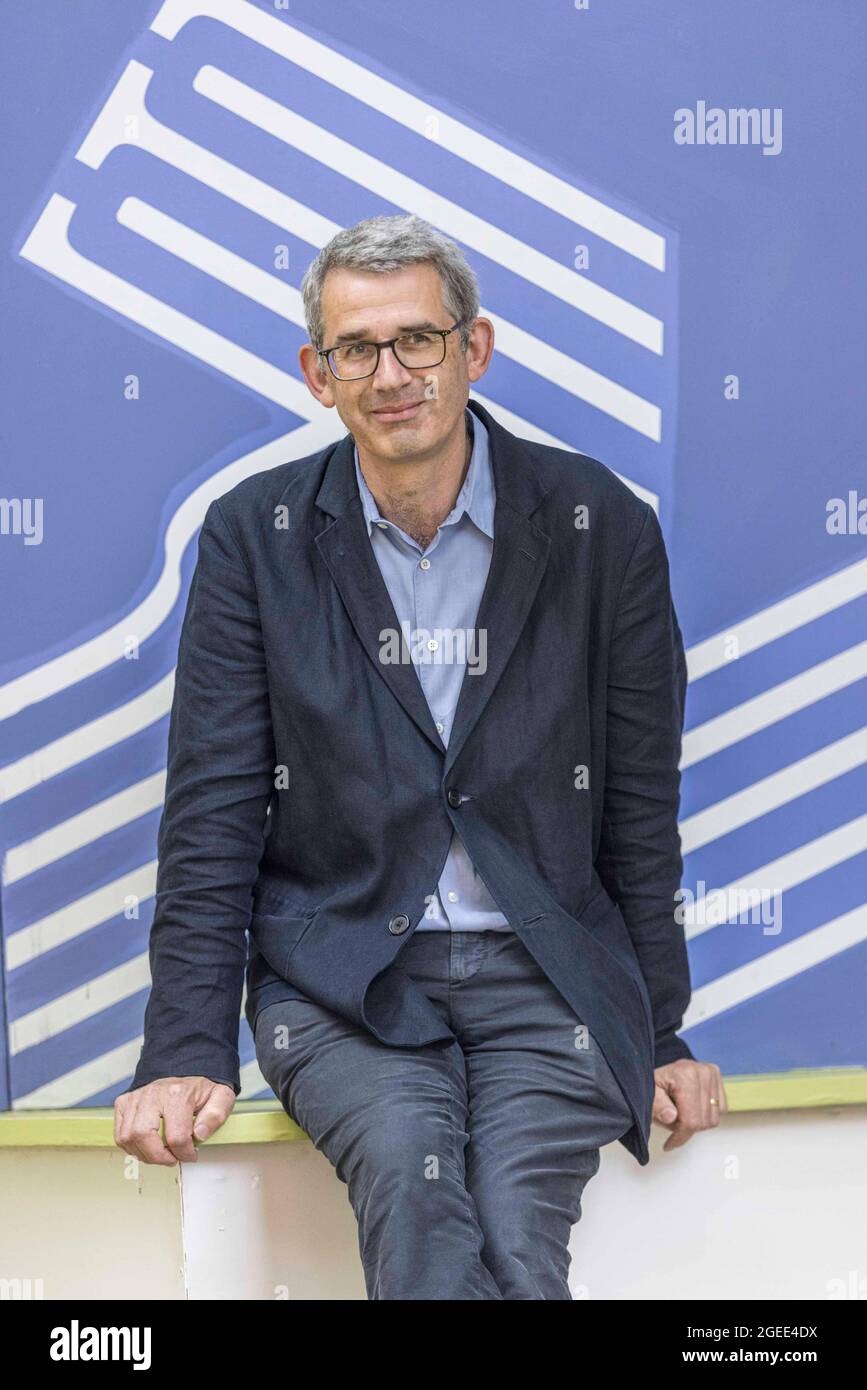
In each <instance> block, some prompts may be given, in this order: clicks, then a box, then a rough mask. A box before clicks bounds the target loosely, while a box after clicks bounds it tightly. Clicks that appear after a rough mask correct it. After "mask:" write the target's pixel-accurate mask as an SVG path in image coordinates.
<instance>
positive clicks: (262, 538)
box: [131, 401, 692, 1164]
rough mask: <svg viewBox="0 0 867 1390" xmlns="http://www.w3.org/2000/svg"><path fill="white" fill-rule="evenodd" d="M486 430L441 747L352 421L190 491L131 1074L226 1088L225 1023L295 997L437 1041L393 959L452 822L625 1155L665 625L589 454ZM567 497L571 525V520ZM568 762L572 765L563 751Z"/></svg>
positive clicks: (638, 1052)
mask: <svg viewBox="0 0 867 1390" xmlns="http://www.w3.org/2000/svg"><path fill="white" fill-rule="evenodd" d="M469 408H470V409H471V410H472V411H473V412H474V413H475V414H476V415H477V416H478V417H479V418H480V419H481V420H482V421H483V422H484V424H485V426H486V427H487V429H488V432H489V435H490V444H491V462H492V468H493V472H494V482H495V486H496V494H497V498H496V510H495V514H494V548H493V555H492V559H491V566H490V571H489V574H488V579H487V583H486V586H485V590H484V593H483V596H482V600H481V604H480V608H479V613H478V618H477V623H476V626H477V627H478V628H480V629H481V628H484V629H486V630H487V668H486V670H485V671H484V673H483V674H482V673H477V674H473V675H470V674H469V672H468V673H467V674H466V675H465V677H464V681H463V685H462V687H461V693H460V699H459V703H458V706H457V710H456V714H455V721H454V726H453V729H452V733H451V737H450V739H449V745H448V749H446V748H444V746H443V743H442V741H441V739H440V736H439V734H438V733H437V731H436V728H435V725H434V722H433V720H432V718H431V715H430V712H429V710H428V707H427V703H426V701H425V698H424V694H423V692H422V688H421V684H420V682H419V679H418V675H417V672H416V669H415V667H414V666H413V665H412V663H411V662H409V661H407V662H405V663H397V662H392V663H391V664H388V663H384V662H383V661H382V660H380V652H381V646H382V638H381V634H382V633H383V630H384V629H390V630H394V629H398V627H399V625H398V622H397V617H396V615H395V612H394V609H393V607H392V604H391V600H390V598H389V595H388V590H387V589H386V586H385V582H384V580H383V578H382V575H381V574H380V571H379V567H378V565H377V563H376V558H375V556H374V554H373V550H372V547H371V545H370V539H369V537H368V535H367V534H366V531H365V528H364V519H363V514H362V509H361V503H360V499H359V496H358V488H357V484H356V480H355V474H354V461H353V447H354V440H353V438H352V436H351V435H350V434H347V435H345V436H344V437H343V439H341V440H340V441H339V442H338V443H337V444H330V445H329V446H328V447H327V448H325V449H323V450H321V451H320V452H319V453H316V454H313V455H311V456H308V457H307V458H303V459H297V460H293V461H292V462H290V463H286V464H283V465H281V466H279V467H277V468H273V469H270V470H268V471H267V472H263V473H258V474H256V475H255V476H253V477H251V478H247V479H246V480H245V481H244V482H242V483H240V484H238V486H236V487H234V488H232V489H231V491H229V492H227V493H226V494H225V495H224V496H222V497H220V498H219V499H218V500H216V501H214V502H212V503H211V505H210V506H209V508H208V510H207V513H206V515H205V518H204V521H203V524H202V529H201V532H200V536H199V547H198V559H197V565H196V569H195V573H194V575H193V579H192V585H191V589H190V594H189V599H188V603H187V609H186V614H185V618H184V623H183V629H182V633H181V639H180V649H179V653H178V666H177V679H176V686H175V694H174V701H173V705H172V712H171V721H170V727H169V750H168V780H167V786H166V799H165V807H164V811H163V815H162V819H161V822H160V830H159V873H158V879H157V892H156V908H155V915H154V921H153V926H152V928H151V935H150V964H151V975H152V987H151V993H150V996H149V999H148V1004H147V1009H146V1014H145V1031H144V1045H143V1048H142V1052H141V1057H140V1059H139V1063H138V1066H137V1069H136V1072H135V1076H134V1078H133V1083H132V1087H131V1089H135V1088H136V1087H138V1086H142V1085H144V1084H146V1083H147V1082H149V1081H152V1080H154V1079H156V1078H158V1077H164V1076H187V1075H201V1076H207V1077H210V1078H211V1079H213V1080H215V1081H222V1082H225V1083H227V1084H228V1085H230V1086H232V1087H233V1088H234V1090H235V1092H236V1094H237V1093H238V1092H239V1091H240V1080H239V1062H238V1026H239V1019H240V1012H241V1000H242V991H243V986H244V983H245V971H246V985H247V998H246V1005H245V1016H246V1018H247V1021H248V1022H249V1024H250V1026H251V1028H252V1027H255V1021H256V1017H257V1014H258V1012H259V1011H260V1010H261V1009H262V1008H264V1007H265V1005H266V1004H270V1003H273V1002H275V1001H276V1000H280V999H287V998H292V997H296V998H297V997H302V998H303V997H307V998H311V999H314V1000H316V1001H318V1002H320V1003H322V1004H324V1005H326V1006H327V1007H329V1008H331V1009H333V1010H334V1011H335V1012H337V1013H338V1014H341V1015H342V1016H344V1017H346V1018H348V1019H350V1020H352V1021H353V1022H355V1023H356V1024H358V1025H359V1026H360V1027H362V1028H364V1029H366V1030H367V1031H368V1032H370V1033H371V1034H372V1035H373V1036H374V1037H376V1038H378V1039H379V1040H380V1041H381V1042H383V1043H385V1044H390V1045H420V1044H424V1043H430V1042H434V1041H436V1040H437V1039H448V1038H450V1037H452V1034H451V1032H450V1031H449V1029H448V1027H447V1026H445V1025H444V1024H443V1022H442V1020H441V1019H440V1017H439V1015H438V1014H437V1012H436V1011H435V1009H434V1007H433V1005H432V1004H431V1002H430V1000H429V999H428V998H427V996H426V995H425V994H424V993H423V991H422V990H421V989H419V987H418V986H417V985H416V984H415V983H414V982H413V980H412V979H411V978H410V977H409V976H408V975H407V974H406V972H405V971H403V970H402V969H401V967H400V951H401V948H402V947H403V946H404V945H405V944H406V942H407V941H408V940H409V938H410V936H411V935H412V932H413V930H414V929H415V927H416V926H417V925H418V923H419V921H420V920H421V918H422V916H423V914H424V910H425V906H426V895H427V894H429V893H432V892H433V891H434V889H435V887H436V884H437V882H438V880H439V877H440V872H441V870H442V867H443V864H444V862H445V858H446V855H447V853H448V848H449V842H450V840H451V836H452V832H453V831H457V833H458V835H459V836H460V837H461V839H462V840H463V842H464V844H465V846H466V848H467V851H468V853H469V855H470V858H471V859H472V861H473V864H474V865H475V867H476V869H477V870H478V872H479V874H480V875H481V877H482V879H483V880H484V882H485V884H486V885H487V887H488V888H489V890H490V892H491V894H492V896H493V898H494V900H495V902H496V903H497V904H498V906H499V907H500V908H501V910H502V911H503V913H504V914H505V916H506V918H507V920H508V921H509V923H510V924H511V926H512V927H513V928H514V930H515V931H516V932H517V933H518V935H519V937H520V938H521V940H522V941H523V942H524V944H525V945H526V947H527V949H528V950H529V951H530V952H531V954H532V955H533V956H534V957H535V958H536V960H537V961H538V962H539V964H540V965H541V966H542V968H543V970H544V971H545V973H546V974H547V975H548V977H549V979H550V980H551V981H552V982H553V983H554V985H555V986H556V987H557V989H558V990H559V991H560V992H561V993H562V995H563V996H564V998H565V999H566V1000H567V1001H568V1003H569V1004H570V1005H571V1006H572V1008H573V1009H574V1010H575V1013H576V1015H577V1017H578V1019H579V1020H580V1021H582V1022H584V1023H586V1024H587V1025H588V1026H589V1028H590V1031H591V1033H592V1034H594V1036H595V1037H596V1039H597V1041H598V1043H599V1045H600V1046H601V1048H602V1051H603V1053H604V1054H605V1057H606V1058H607V1059H608V1062H609V1064H610V1066H611V1067H612V1069H613V1071H614V1073H615V1075H616V1077H617V1079H618V1081H619V1083H620V1085H621V1087H622V1089H623V1092H624V1094H625V1096H626V1098H627V1100H628V1101H629V1104H630V1107H631V1109H632V1113H633V1116H634V1120H635V1123H634V1125H633V1127H632V1128H631V1129H630V1130H629V1131H628V1132H627V1133H626V1134H625V1135H624V1136H623V1138H622V1139H621V1141H620V1142H621V1143H623V1144H624V1145H625V1147H626V1148H627V1149H628V1151H629V1152H630V1153H632V1154H633V1155H634V1156H635V1157H636V1158H637V1160H638V1161H639V1163H642V1164H643V1163H646V1162H647V1161H648V1157H649V1155H648V1149H647V1140H648V1136H649V1132H650V1123H651V1113H652V1103H653V1092H654V1078H653V1068H654V1066H661V1065H662V1064H663V1063H665V1062H670V1061H673V1060H674V1059H676V1058H680V1057H691V1056H692V1053H691V1052H690V1049H689V1047H688V1046H687V1044H686V1043H685V1042H684V1041H683V1040H682V1039H681V1038H679V1037H678V1036H677V1029H678V1028H679V1027H680V1026H681V1023H682V1020H683V1014H684V1011H685V1009H686V1006H687V1004H688V1002H689V997H690V980H689V966H688V962H687V954H686V945H685V940H684V933H683V927H682V926H681V925H679V924H678V923H677V921H676V919H675V914H674V909H675V905H676V904H675V899H674V893H675V891H676V890H677V889H678V887H679V886H680V877H681V871H682V861H681V846H680V836H679V833H678V824H677V819H678V809H679V797H680V773H679V768H678V764H679V759H680V747H681V734H682V728H683V710H684V697H685V691H686V663H685V659H684V651H683V641H682V638H681V633H680V629H679V626H678V622H677V617H676V614H675V610H674V606H673V603H672V598H671V592H670V587H669V570H668V560H667V556H666V551H665V545H664V541H663V537H662V532H661V529H660V526H659V522H658V520H657V517H656V514H655V512H654V511H653V509H652V507H650V506H649V505H648V504H647V503H646V502H643V501H641V500H640V499H639V498H638V497H636V495H635V494H634V493H633V492H632V491H631V490H630V489H629V488H628V487H627V486H626V485H625V484H624V483H622V482H621V481H620V479H619V478H618V477H617V476H616V475H615V474H614V473H613V472H611V470H610V469H608V468H607V467H605V465H604V464H602V463H599V462H598V461H597V460H595V459H592V458H589V457H587V456H586V455H583V454H575V453H570V452H568V451H566V450H563V449H557V448H553V447H549V446H546V445H542V444H535V443H531V442H530V441H528V440H524V439H519V438H517V437H516V436H515V435H513V434H511V433H510V432H509V431H508V430H506V429H504V428H503V427H502V426H501V425H500V424H498V423H497V422H496V420H494V419H493V417H492V416H491V415H490V414H489V413H488V412H487V411H486V410H485V409H484V408H483V407H482V406H481V405H479V404H478V402H476V401H470V402H469ZM582 506H584V507H586V508H587V514H586V515H587V525H586V527H582V526H580V525H576V521H580V520H581V514H580V513H576V508H580V507H582ZM582 769H586V772H584V773H582Z"/></svg>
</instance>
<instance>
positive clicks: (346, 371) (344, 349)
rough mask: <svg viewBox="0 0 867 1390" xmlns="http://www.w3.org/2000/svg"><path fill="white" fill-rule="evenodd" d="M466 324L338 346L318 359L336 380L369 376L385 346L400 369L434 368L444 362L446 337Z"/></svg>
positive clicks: (461, 320) (327, 350) (461, 321)
mask: <svg viewBox="0 0 867 1390" xmlns="http://www.w3.org/2000/svg"><path fill="white" fill-rule="evenodd" d="M467 322H469V320H467V319H458V322H457V323H453V324H452V326H451V328H425V329H420V330H419V332H417V333H402V334H401V335H400V337H398V338H386V339H385V340H384V341H383V342H381V343H367V342H358V343H341V344H340V346H339V347H332V348H320V350H319V356H320V357H324V358H325V360H326V362H327V363H328V365H329V367H330V368H331V371H332V373H333V374H334V376H335V377H336V378H337V380H338V381H358V380H359V379H360V378H361V377H365V376H373V375H374V373H375V372H376V370H377V368H378V366H379V355H380V353H381V352H382V349H383V348H386V347H388V348H391V350H392V352H393V353H394V355H395V357H396V358H397V360H398V362H399V363H400V365H401V366H402V367H407V368H409V369H410V370H412V369H413V368H418V367H438V366H439V365H440V363H441V362H444V361H445V356H446V338H447V337H448V336H449V334H450V333H454V331H455V329H456V328H462V327H463V326H464V324H465V323H467Z"/></svg>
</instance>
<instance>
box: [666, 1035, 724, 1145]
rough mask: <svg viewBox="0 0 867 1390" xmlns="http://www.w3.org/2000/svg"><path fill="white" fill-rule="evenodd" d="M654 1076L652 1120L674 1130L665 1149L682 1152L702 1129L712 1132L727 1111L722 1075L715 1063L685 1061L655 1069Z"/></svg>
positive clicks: (689, 1059) (684, 1059) (670, 1063)
mask: <svg viewBox="0 0 867 1390" xmlns="http://www.w3.org/2000/svg"><path fill="white" fill-rule="evenodd" d="M653 1074H654V1076H655V1077H656V1092H655V1094H654V1097H653V1118H654V1120H655V1121H656V1123H657V1124H661V1125H664V1126H665V1128H666V1129H670V1130H671V1134H670V1136H669V1137H668V1139H666V1141H665V1143H664V1144H663V1146H662V1147H663V1149H665V1150H668V1149H678V1148H680V1146H681V1144H685V1143H686V1142H687V1140H688V1139H691V1138H692V1136H693V1135H694V1134H696V1133H697V1132H698V1131H699V1130H700V1129H713V1128H714V1127H715V1126H716V1125H718V1124H719V1122H720V1115H721V1114H725V1112H726V1111H727V1110H728V1103H727V1101H726V1093H725V1087H724V1086H723V1081H722V1074H721V1072H720V1069H719V1067H718V1066H717V1065H716V1063H715V1062H696V1061H693V1060H692V1058H688V1057H683V1058H681V1059H680V1060H679V1061H677V1062H668V1063H666V1065H665V1066H664V1067H656V1068H655V1069H654V1073H653ZM712 1101H713V1102H715V1103H714V1104H711V1102H712Z"/></svg>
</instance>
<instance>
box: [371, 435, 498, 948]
mask: <svg viewBox="0 0 867 1390" xmlns="http://www.w3.org/2000/svg"><path fill="white" fill-rule="evenodd" d="M466 418H467V421H468V428H469V429H470V430H471V432H472V437H473V448H472V453H471V455H470V464H469V467H468V469H467V475H466V477H465V479H464V482H463V485H462V487H461V490H460V492H459V493H458V495H457V499H456V501H455V505H454V507H453V508H452V510H451V511H450V512H449V514H448V516H447V517H446V519H445V520H444V521H441V522H440V524H439V526H438V527H437V532H436V535H435V536H434V538H433V540H432V541H431V543H430V545H429V546H428V547H427V549H426V550H422V548H421V546H420V545H419V544H418V542H417V541H415V540H413V538H412V536H408V535H407V534H406V532H405V531H402V530H401V528H400V527H399V526H396V525H395V523H394V522H393V521H389V520H388V518H387V517H384V516H382V515H380V511H379V508H378V507H377V505H376V500H375V498H374V496H373V493H372V492H371V491H370V488H369V487H368V486H367V483H366V482H365V479H364V474H363V473H362V471H361V467H360V465H359V462H358V449H357V447H356V450H355V476H356V479H357V482H358V491H359V494H360V496H361V505H362V507H363V509H364V516H365V520H366V522H367V531H368V535H369V536H370V543H371V545H372V546H373V553H374V555H375V556H376V560H377V563H378V565H379V568H380V572H381V574H382V577H383V579H384V580H385V584H386V588H387V589H388V592H389V594H390V596H391V601H392V604H393V605H394V611H395V613H396V614H397V618H398V621H399V622H400V626H401V630H402V632H403V634H404V638H405V640H406V642H407V645H408V646H409V651H410V656H411V658H412V661H413V664H414V666H415V668H416V670H417V672H418V677H419V680H420V682H421V687H422V690H423V691H424V695H425V699H426V700H427V703H428V708H429V709H430V712H431V715H432V717H433V721H434V723H435V725H436V728H437V732H438V733H439V736H440V738H441V739H442V741H443V744H444V745H446V746H448V741H449V734H450V733H451V728H452V721H453V720H454V716H455V709H456V707H457V703H458V695H459V694H460V689H461V684H462V682H463V680H464V678H465V673H466V679H467V680H479V679H481V672H483V671H484V669H485V664H486V661H487V644H486V637H487V634H485V633H477V632H476V628H475V622H476V615H477V613H478V609H479V602H480V600H481V597H482V591H483V589H484V587H485V581H486V579H487V577H488V568H489V566H490V563H491V555H492V553H493V549H494V505H495V502H496V496H495V492H494V477H493V472H492V470H491V460H490V454H489V448H488V431H487V430H486V429H485V426H484V425H483V424H482V422H481V420H479V419H478V418H477V417H476V416H475V415H473V413H472V411H470V410H467V411H466ZM468 668H469V669H468ZM473 668H477V670H478V672H479V674H475V675H474V674H473ZM425 930H435V931H436V930H438V931H484V930H488V931H490V930H498V931H511V930H512V928H511V927H510V926H509V923H508V922H507V921H506V918H505V917H504V916H503V914H502V912H501V911H500V909H499V908H498V907H497V904H496V903H495V902H494V900H493V898H492V897H491V895H490V893H489V892H488V890H487V888H486V887H485V885H484V883H483V882H482V880H481V879H480V878H479V876H478V874H477V873H476V871H475V869H474V868H473V865H472V862H471V860H470V857H469V855H468V854H467V851H466V850H465V848H464V846H463V844H462V842H461V840H460V839H459V837H458V835H457V833H456V832H454V831H453V832H452V841H451V846H450V848H449V853H448V858H447V859H446V862H445V866H444V868H443V871H442V874H441V875H440V880H439V883H438V884H437V888H436V890H435V892H434V893H433V894H432V896H431V901H430V902H429V903H428V906H427V909H426V911H425V915H424V917H423V918H422V920H421V921H420V922H419V924H418V927H417V928H416V931H425Z"/></svg>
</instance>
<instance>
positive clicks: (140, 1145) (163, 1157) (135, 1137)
mask: <svg viewBox="0 0 867 1390" xmlns="http://www.w3.org/2000/svg"><path fill="white" fill-rule="evenodd" d="M161 1119H162V1110H161V1108H160V1106H159V1104H158V1103H157V1102H155V1101H153V1100H150V1101H148V1102H147V1103H144V1102H142V1104H140V1105H139V1106H138V1107H137V1108H136V1112H135V1116H134V1118H133V1122H132V1126H131V1129H130V1133H129V1138H130V1140H131V1141H132V1143H133V1145H134V1146H135V1149H136V1153H137V1155H138V1157H139V1158H140V1159H141V1161H142V1163H157V1164H160V1165H161V1166H162V1167H164V1168H173V1167H174V1165H175V1164H176V1163H177V1159H176V1157H175V1155H174V1154H173V1153H172V1152H171V1150H170V1149H169V1148H168V1147H167V1145H166V1144H164V1143H163V1139H162V1135H161V1133H160V1120H161Z"/></svg>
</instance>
